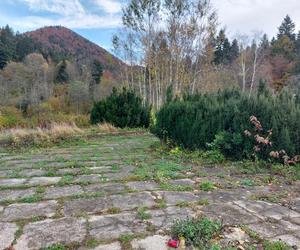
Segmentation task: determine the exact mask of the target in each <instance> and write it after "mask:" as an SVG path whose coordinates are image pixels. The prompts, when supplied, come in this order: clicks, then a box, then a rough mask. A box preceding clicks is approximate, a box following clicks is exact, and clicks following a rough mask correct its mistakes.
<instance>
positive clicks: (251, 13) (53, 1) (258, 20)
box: [0, 0, 300, 50]
mask: <svg viewBox="0 0 300 250" xmlns="http://www.w3.org/2000/svg"><path fill="white" fill-rule="evenodd" d="M127 1H128V0H0V26H4V25H6V24H9V25H10V26H11V27H12V28H13V29H14V30H18V31H20V32H25V31H30V30H34V29H37V28H40V27H44V26H49V25H61V26H65V27H68V28H71V29H72V30H74V31H75V32H77V33H79V34H80V35H82V36H84V37H86V38H87V39H89V40H91V41H93V42H95V43H96V44H98V45H100V46H102V47H104V48H106V49H108V50H110V48H111V37H112V35H113V34H115V33H117V32H118V30H119V29H120V27H121V15H122V7H123V6H125V5H126V2H127ZM211 2H212V5H213V7H214V8H215V9H216V10H217V12H218V16H219V23H220V27H226V30H227V33H228V34H229V36H230V37H234V36H235V35H236V34H248V35H250V34H252V33H253V32H257V31H264V32H265V33H267V34H268V36H269V37H272V36H274V35H275V34H276V32H277V28H278V26H279V25H280V23H281V21H282V20H283V18H284V17H285V16H286V15H287V14H289V15H290V16H291V18H292V19H293V20H294V22H295V23H296V24H298V25H297V30H298V29H300V15H299V13H300V0H284V1H283V0H211Z"/></svg>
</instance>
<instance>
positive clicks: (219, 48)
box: [214, 29, 231, 64]
mask: <svg viewBox="0 0 300 250" xmlns="http://www.w3.org/2000/svg"><path fill="white" fill-rule="evenodd" d="M230 55H231V46H230V42H229V40H228V38H227V37H226V34H225V30H224V29H222V30H220V32H219V35H218V36H217V38H216V49H215V59H214V63H215V64H228V63H230V58H231V57H230Z"/></svg>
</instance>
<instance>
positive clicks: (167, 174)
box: [134, 160, 191, 180]
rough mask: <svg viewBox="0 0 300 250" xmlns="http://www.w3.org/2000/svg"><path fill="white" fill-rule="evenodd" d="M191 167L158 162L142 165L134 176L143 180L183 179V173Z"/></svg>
mask: <svg viewBox="0 0 300 250" xmlns="http://www.w3.org/2000/svg"><path fill="white" fill-rule="evenodd" d="M190 169H191V168H190V167H187V166H183V165H179V164H177V163H174V162H170V161H165V160H157V161H154V162H152V163H148V162H147V163H141V164H140V165H139V166H138V167H137V168H136V169H135V171H134V174H135V175H136V176H138V177H140V178H141V179H142V180H156V179H159V178H170V179H176V178H182V177H184V175H183V174H182V172H183V171H188V170H190Z"/></svg>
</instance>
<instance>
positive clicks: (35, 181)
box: [27, 177, 61, 186]
mask: <svg viewBox="0 0 300 250" xmlns="http://www.w3.org/2000/svg"><path fill="white" fill-rule="evenodd" d="M60 179H61V177H33V178H31V179H30V180H29V181H28V183H27V184H29V185H33V186H36V185H52V184H56V183H58V182H59V181H60Z"/></svg>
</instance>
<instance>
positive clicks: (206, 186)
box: [199, 181, 215, 192]
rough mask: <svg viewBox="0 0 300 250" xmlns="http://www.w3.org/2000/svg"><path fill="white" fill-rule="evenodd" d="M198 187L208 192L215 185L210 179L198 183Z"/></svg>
mask: <svg viewBox="0 0 300 250" xmlns="http://www.w3.org/2000/svg"><path fill="white" fill-rule="evenodd" d="M199 189H200V190H202V191H206V192H208V191H212V190H214V189H215V185H214V184H213V183H212V182H211V181H205V182H202V183H200V185H199Z"/></svg>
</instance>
